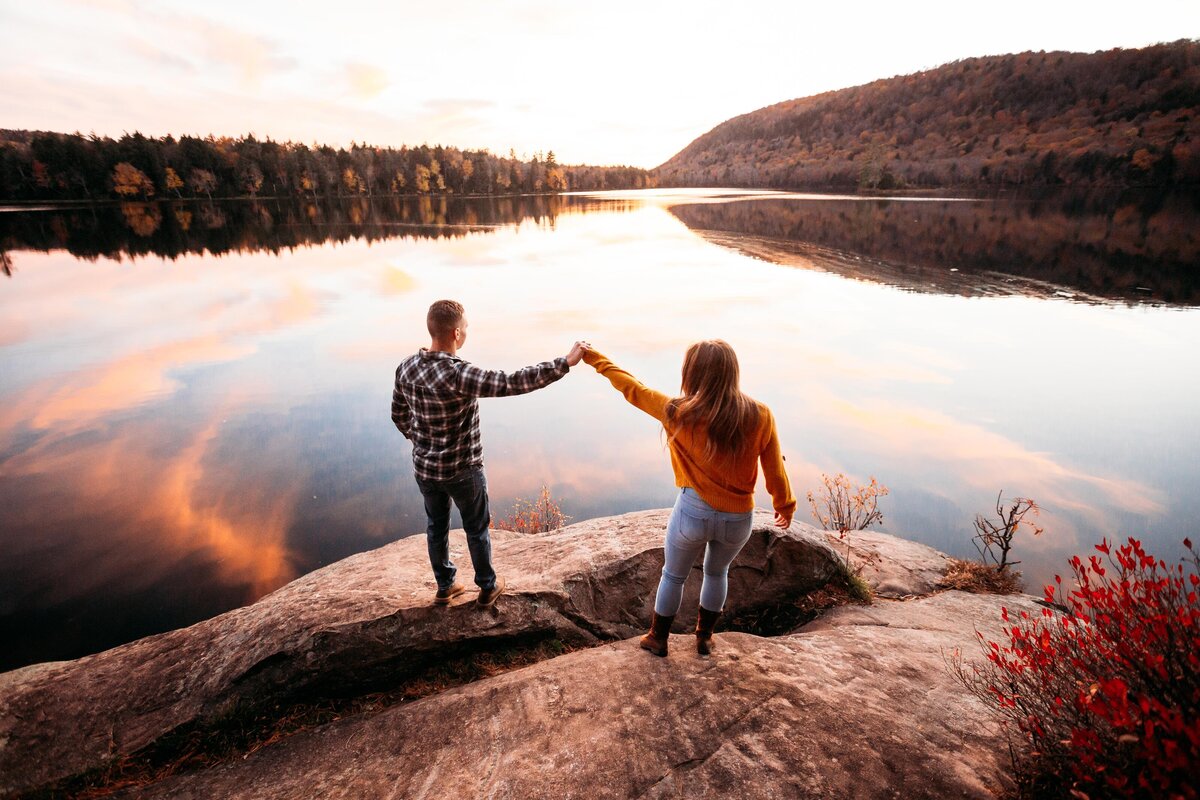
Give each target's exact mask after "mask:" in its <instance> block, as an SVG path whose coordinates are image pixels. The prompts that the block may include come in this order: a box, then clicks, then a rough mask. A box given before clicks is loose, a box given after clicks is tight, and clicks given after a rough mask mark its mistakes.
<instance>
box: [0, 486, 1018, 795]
mask: <svg viewBox="0 0 1200 800" xmlns="http://www.w3.org/2000/svg"><path fill="white" fill-rule="evenodd" d="M668 513H669V510H667V509H663V510H655V511H643V512H633V513H629V514H624V515H620V516H616V517H606V518H601V519H594V520H589V521H586V522H581V523H578V524H575V525H571V526H568V527H567V528H564V529H563V530H561V531H558V532H555V533H552V534H545V535H536V536H535V535H522V534H516V533H508V532H503V531H496V532H494V545H493V547H494V554H495V561H496V563H497V565H498V569H499V570H500V571H501V572H502V574H503V575H504V576H505V577H506V579H507V580H508V590H507V591H506V593H505V594H504V595H502V596H501V598H500V600H499V601H498V602H497V605H496V606H495V607H494V608H492V609H479V608H478V607H477V606H476V605H475V604H474V602H473V600H474V595H473V594H472V593H468V594H467V595H465V596H463V597H462V598H460V599H459V600H458V601H456V602H455V603H454V604H452V605H451V606H449V607H435V606H433V605H431V604H430V602H429V600H430V598H431V596H432V592H433V582H432V577H431V575H430V574H429V567H428V563H427V560H426V554H425V544H424V538H423V537H413V538H409V539H404V540H401V541H398V542H394V543H392V544H389V545H387V546H385V547H382V548H379V549H377V550H373V551H370V552H367V553H361V554H358V555H355V556H352V557H350V558H347V559H345V560H343V561H340V562H337V563H335V564H331V565H329V566H328V567H325V568H323V569H321V570H318V571H316V572H313V573H310V574H308V575H305V576H303V577H301V578H299V579H297V580H296V581H293V582H292V583H290V584H288V585H287V586H285V587H283V588H281V589H279V590H278V591H276V592H274V593H272V594H270V595H268V596H267V597H264V598H263V599H261V600H259V601H258V602H256V603H254V604H252V605H250V606H247V607H245V608H241V609H237V610H235V611H231V612H228V613H226V614H222V615H220V616H218V617H214V618H213V619H210V620H206V621H205V622H202V623H199V624H197V625H193V626H191V627H189V628H185V629H181V630H177V631H171V632H169V633H165V634H161V635H158V636H152V637H148V638H146V639H142V640H139V641H137V642H132V643H130V644H127V645H123V646H121V647H117V648H114V649H112V650H108V651H105V652H103V653H99V654H96V655H93V656H88V657H86V658H82V659H78V660H75V661H68V662H52V663H47V664H37V665H32V666H29V667H25V668H22V669H18V670H14V671H12V672H8V673H4V674H0V796H3V797H22V796H48V795H55V796H57V795H62V794H66V795H69V794H71V787H72V786H75V785H77V784H72V781H73V780H74V781H77V780H78V779H79V776H81V775H87V774H89V773H96V772H97V771H101V770H103V769H105V768H106V767H107V766H109V765H111V764H113V763H114V762H119V761H121V760H127V759H130V758H136V757H138V756H139V754H144V753H146V752H147V751H148V750H153V748H154V747H155V746H156V745H158V744H160V743H162V742H164V741H167V740H169V739H170V738H171V737H177V736H179V735H180V734H181V732H191V733H192V734H193V735H198V736H200V737H203V736H204V735H205V734H206V732H208V731H215V730H218V729H219V728H220V726H221V725H222V724H224V722H225V721H226V720H228V719H229V718H230V717H231V715H238V714H246V713H253V714H258V715H260V716H261V715H263V714H270V713H271V711H272V709H280V708H284V707H287V706H288V704H289V703H295V702H309V701H312V700H313V699H320V698H345V697H353V696H355V695H356V694H362V693H365V692H370V691H379V690H381V689H384V690H386V689H387V687H389V686H393V687H394V686H397V685H400V684H402V683H403V682H404V681H406V680H411V679H413V678H414V676H419V675H421V674H422V673H423V671H424V670H427V669H429V668H430V666H431V665H439V664H444V663H446V662H447V661H453V660H454V659H464V658H469V657H471V656H473V655H477V654H479V653H481V652H494V651H511V650H513V649H514V648H517V649H520V648H525V649H526V652H536V653H538V654H539V655H538V658H543V657H544V660H541V661H539V662H538V663H533V664H529V665H528V666H521V667H520V668H517V669H512V670H510V671H507V672H504V673H503V674H499V675H494V676H492V677H483V678H482V679H479V680H474V681H471V682H468V683H466V684H465V685H462V686H457V687H455V688H450V689H446V690H445V691H435V692H434V693H432V694H429V695H428V696H424V697H422V698H421V699H418V700H415V701H412V702H404V703H401V704H399V705H395V706H392V707H387V708H383V709H382V710H359V711H358V712H357V713H351V714H348V715H347V716H344V717H343V718H341V719H338V720H336V721H334V722H330V723H328V724H323V725H318V726H315V727H312V728H310V729H308V730H305V731H303V732H300V733H297V734H295V735H292V736H288V737H286V738H280V739H279V740H278V741H273V742H271V743H270V744H268V745H267V746H264V747H261V748H260V749H257V750H256V752H254V753H252V754H250V753H247V754H243V755H242V756H239V757H236V758H231V759H228V760H226V761H224V762H221V763H216V764H212V765H209V766H207V767H205V768H201V769H193V770H191V771H182V772H180V773H179V774H176V775H172V776H170V777H166V778H164V779H163V780H159V781H157V782H155V783H152V784H151V785H145V786H138V787H137V789H136V790H131V791H130V793H129V794H128V796H130V797H133V796H137V797H197V798H199V797H264V798H265V797H277V798H283V797H311V796H321V797H347V798H349V797H362V796H394V797H425V796H429V797H432V796H435V795H442V794H446V793H452V794H457V795H459V796H465V797H483V796H487V797H511V798H524V797H635V796H637V797H674V796H681V795H683V794H688V795H692V796H707V795H709V794H714V793H717V792H726V791H731V790H736V791H737V792H739V794H742V795H745V796H748V797H844V796H855V797H895V796H904V797H991V796H994V795H995V794H996V793H997V792H999V791H1001V790H1003V789H1004V788H1005V786H1006V785H1007V784H1006V780H1007V779H1006V777H1005V767H1006V763H1007V749H1006V747H1005V746H1004V743H1003V737H1002V736H1001V735H1000V732H999V731H998V730H997V729H996V727H995V725H994V723H993V722H992V721H991V719H990V717H989V716H988V715H987V713H986V710H985V709H984V708H983V707H982V705H981V704H979V702H978V701H977V700H976V699H975V698H974V697H973V696H971V695H969V694H967V693H966V692H965V691H963V690H962V689H961V687H959V686H958V685H957V684H956V683H954V681H953V679H952V677H951V676H950V673H949V671H948V670H947V669H946V665H945V656H946V654H947V653H948V652H951V651H953V650H954V649H955V648H960V649H962V650H963V651H964V652H967V653H968V654H970V653H972V652H975V651H974V650H973V648H977V647H978V645H977V643H976V636H975V630H976V629H978V630H980V631H983V632H985V633H987V634H988V635H991V636H992V637H993V638H995V637H998V636H999V633H1000V631H999V626H1000V619H999V609H1000V606H1001V605H1007V606H1008V607H1009V608H1026V607H1027V608H1031V609H1032V608H1035V607H1036V606H1035V605H1034V600H1033V598H1031V597H1027V596H1008V597H1003V598H1001V597H996V596H989V595H969V594H965V593H962V592H956V591H938V580H939V578H940V577H941V576H942V575H943V574H944V573H945V570H946V568H947V566H948V563H949V560H948V559H947V557H946V556H945V555H943V554H941V553H938V552H937V551H935V550H933V549H932V548H929V547H926V546H924V545H919V544H916V543H914V542H910V541H907V540H904V539H899V538H896V537H893V536H888V535H886V534H880V533H874V532H871V533H867V532H859V533H858V534H856V535H855V537H854V539H853V545H852V549H851V558H852V561H853V562H854V564H855V565H856V566H860V565H861V566H862V573H861V574H862V577H863V578H864V580H866V582H867V583H868V584H869V585H870V586H871V587H872V589H873V591H874V594H875V596H876V598H877V600H876V602H875V603H873V604H872V605H870V606H859V605H846V606H842V607H840V608H836V609H833V610H831V611H828V612H826V613H825V614H823V615H822V616H820V617H819V618H818V619H816V620H815V621H812V622H809V623H808V624H806V625H803V626H801V627H800V628H799V629H798V630H796V631H789V632H782V635H772V636H756V635H750V634H745V633H721V634H718V636H717V640H716V641H717V650H716V652H715V653H714V655H713V656H712V657H711V658H708V659H701V658H699V657H698V656H697V655H696V653H695V651H694V648H693V647H692V640H691V637H690V636H686V635H682V634H683V632H684V631H686V630H688V629H689V628H690V626H691V625H692V624H694V614H695V607H696V596H697V593H698V590H699V583H700V581H699V577H700V576H699V574H696V575H695V576H694V577H693V579H692V580H689V582H688V587H687V589H688V593H687V594H686V595H685V598H684V605H683V611H682V612H681V614H680V615H679V618H678V619H677V621H676V627H675V631H676V632H677V633H679V634H681V635H677V636H675V637H674V639H673V641H672V645H673V648H674V649H673V650H672V652H671V654H670V656H669V657H668V658H667V659H666V660H661V659H655V658H653V657H651V656H649V655H647V654H646V653H644V652H642V651H640V650H639V649H638V648H637V647H636V641H635V640H634V639H633V637H635V636H637V635H639V634H640V633H641V632H642V631H643V630H644V628H645V626H646V624H647V621H648V619H649V616H650V610H651V605H652V603H653V597H654V589H655V587H656V585H657V582H658V573H659V570H660V569H661V566H662V531H663V528H664V526H665V523H666V518H667V515H668ZM452 541H454V542H455V543H456V547H455V550H456V551H458V552H456V553H455V558H456V560H459V561H460V563H462V564H466V563H468V561H467V559H466V558H465V553H463V552H461V551H462V550H463V549H464V547H463V544H462V541H463V540H462V536H461V534H456V535H455V536H453V537H452ZM831 541H832V543H836V539H832V540H831V538H830V537H829V536H828V535H827V534H825V533H824V532H823V531H819V530H816V529H814V528H811V527H810V526H807V525H804V524H801V523H793V525H792V526H791V528H790V529H788V530H786V531H781V530H780V529H778V528H775V527H774V526H773V525H772V524H771V517H770V515H769V514H768V513H766V512H760V513H759V514H757V515H756V519H755V529H754V534H753V536H752V538H751V541H750V543H749V544H748V545H747V546H746V548H745V550H744V551H743V552H742V554H741V555H740V556H739V558H738V559H737V561H736V562H735V563H734V566H733V568H732V569H731V571H730V594H729V606H728V608H727V612H728V613H727V615H726V617H727V618H732V617H735V616H737V615H738V614H739V613H742V612H753V611H754V610H756V609H761V608H765V607H768V606H771V605H773V604H777V603H779V602H780V600H781V599H783V600H788V599H797V598H802V597H804V596H805V595H806V594H808V593H811V592H815V591H818V590H821V589H822V588H823V587H825V586H827V584H829V583H830V582H831V581H836V580H838V578H839V576H841V575H843V574H844V572H845V567H844V562H843V559H842V554H843V553H845V549H844V545H841V544H838V547H837V548H835V547H833V546H831ZM695 570H696V572H697V573H698V572H699V566H698V565H697V566H696V567H695ZM468 571H469V569H468ZM889 598H896V599H889ZM900 598H903V599H900ZM718 630H720V628H718ZM773 633H778V632H773ZM548 642H549V643H554V645H555V647H557V648H558V649H555V647H549V648H546V647H541V645H542V644H544V643H548ZM539 647H540V649H534V648H539ZM561 651H573V652H566V654H564V655H557V656H555V655H554V654H555V653H556V652H561Z"/></svg>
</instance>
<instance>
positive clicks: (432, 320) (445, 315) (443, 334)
mask: <svg viewBox="0 0 1200 800" xmlns="http://www.w3.org/2000/svg"><path fill="white" fill-rule="evenodd" d="M462 318H463V307H462V303H457V302H455V301H453V300H438V301H437V302H436V303H434V304H433V305H431V306H430V307H429V313H428V314H427V315H426V316H425V325H426V326H427V327H428V328H429V335H430V336H432V337H433V338H434V339H447V338H449V337H450V336H453V335H454V329H455V328H457V327H458V323H460V322H462Z"/></svg>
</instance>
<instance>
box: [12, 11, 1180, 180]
mask: <svg viewBox="0 0 1200 800" xmlns="http://www.w3.org/2000/svg"><path fill="white" fill-rule="evenodd" d="M718 15H719V19H720V22H719V24H714V19H716V18H717V17H718ZM985 15H986V17H985ZM1198 35H1200V10H1198V7H1197V5H1196V4H1195V3H1193V2H1187V0H1178V1H1177V0H1152V1H1151V2H1146V3H1141V4H1139V5H1138V7H1137V11H1136V13H1133V12H1132V10H1131V8H1130V6H1129V5H1128V4H1127V3H1116V2H1103V3H1095V4H1091V5H1089V6H1088V8H1087V10H1086V13H1081V12H1080V11H1079V10H1078V9H1077V8H1075V7H1074V6H1071V5H1070V4H1046V3H1035V2H1031V1H1030V0H1022V1H1021V2H1014V3H1008V4H1006V5H1005V6H1004V7H1003V9H1002V10H999V9H996V10H993V9H991V8H987V9H985V8H984V7H975V6H963V5H962V4H960V3H945V2H928V3H915V4H913V3H910V4H893V3H886V4H885V3H867V4H856V5H853V6H847V5H844V4H821V5H819V6H814V5H812V4H807V3H804V4H801V3H793V4H785V3H770V2H750V3H744V4H741V5H739V6H738V9H737V13H728V6H726V5H724V4H717V3H680V2H666V3H650V4H647V3H633V2H612V3H604V4H599V5H597V4H586V3H552V2H506V3H487V2H482V1H480V0H471V2H458V3H450V4H438V3H408V2H402V3H395V4H387V5H380V4H376V3H367V2H344V3H336V4H332V3H282V2H263V3H245V2H230V1H229V0H214V2H210V3H205V4H202V5H196V4H194V3H189V4H185V3H181V2H175V1H174V0H172V1H171V2H149V0H45V2H40V3H19V2H14V1H13V0H3V2H0V127H6V128H26V129H31V130H57V131H64V132H70V131H75V130H79V131H82V132H83V133H88V132H91V131H95V132H96V133H98V134H101V135H109V136H120V135H121V133H122V132H124V131H130V132H132V131H135V130H138V131H141V132H142V133H144V134H147V135H164V134H168V133H171V134H174V135H180V134H194V135H200V136H204V135H207V134H209V133H212V134H214V135H217V136H221V135H228V136H238V135H242V134H246V133H254V134H255V135H256V136H259V137H272V138H274V139H277V140H286V139H290V140H295V141H303V142H309V143H311V142H313V141H317V142H322V143H329V144H333V145H335V146H339V145H341V146H344V145H348V144H349V143H350V142H351V141H359V142H362V141H368V142H371V143H372V144H379V145H395V146H399V145H401V144H410V145H415V144H421V143H423V142H428V143H430V144H435V143H442V144H447V145H456V146H459V147H464V148H468V147H469V148H480V147H486V148H490V149H491V150H492V151H493V152H497V153H507V152H508V151H509V149H510V148H511V149H515V150H516V151H517V153H518V154H522V153H534V152H537V151H543V152H545V151H547V150H554V151H556V152H557V154H558V157H559V160H560V161H561V162H563V163H585V162H586V163H593V164H616V163H628V164H633V165H636V166H641V167H653V166H656V165H657V164H660V163H662V162H663V161H665V160H666V159H667V158H669V157H670V156H672V155H673V154H674V153H676V152H677V151H678V150H680V149H681V148H682V147H684V146H685V145H686V144H687V143H688V142H690V141H691V140H692V139H694V138H695V137H697V136H699V135H700V134H702V133H704V132H705V131H707V130H708V129H709V128H711V127H713V126H714V125H716V124H718V123H720V122H722V121H724V120H725V119H727V118H729V117H732V116H735V115H737V114H742V113H746V112H748V111H752V110H754V109H756V108H760V107H762V106H766V105H770V104H772V103H776V102H779V101H782V100H787V99H791V98H795V97H803V96H806V95H811V94H816V93H819V92H824V91H829V90H833V89H839V88H844V87H847V86H853V85H858V84H862V83H868V82H870V81H873V80H876V79H880V78H887V77H891V76H893V75H897V74H907V73H912V72H917V71H920V70H923V69H927V68H931V67H934V66H937V65H939V64H942V63H945V62H948V61H953V60H955V59H959V58H966V57H971V56H979V55H987V54H999V53H1009V52H1020V51H1025V50H1072V51H1088V52H1090V51H1094V50H1101V49H1108V48H1112V47H1140V46H1144V45H1147V44H1151V43H1153V42H1157V41H1173V40H1176V39H1180V38H1188V37H1196V36H1198Z"/></svg>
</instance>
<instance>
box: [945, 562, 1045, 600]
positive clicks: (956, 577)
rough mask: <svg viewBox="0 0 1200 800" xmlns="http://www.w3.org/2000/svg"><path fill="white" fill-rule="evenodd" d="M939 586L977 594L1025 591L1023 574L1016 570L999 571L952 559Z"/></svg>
mask: <svg viewBox="0 0 1200 800" xmlns="http://www.w3.org/2000/svg"><path fill="white" fill-rule="evenodd" d="M939 586H940V587H941V588H943V589H958V590H959V591H962V592H973V593H975V594H1017V593H1018V592H1021V591H1023V590H1024V588H1025V587H1024V585H1023V583H1022V582H1021V573H1020V572H1018V571H1017V570H1015V569H1011V568H1010V569H1005V570H998V569H996V568H995V567H994V566H992V565H991V564H983V563H980V562H978V561H963V560H960V559H957V558H952V559H950V568H949V569H947V570H946V574H945V576H944V577H943V578H942V580H941V582H940V584H939Z"/></svg>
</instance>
